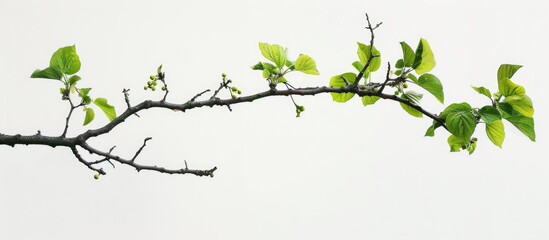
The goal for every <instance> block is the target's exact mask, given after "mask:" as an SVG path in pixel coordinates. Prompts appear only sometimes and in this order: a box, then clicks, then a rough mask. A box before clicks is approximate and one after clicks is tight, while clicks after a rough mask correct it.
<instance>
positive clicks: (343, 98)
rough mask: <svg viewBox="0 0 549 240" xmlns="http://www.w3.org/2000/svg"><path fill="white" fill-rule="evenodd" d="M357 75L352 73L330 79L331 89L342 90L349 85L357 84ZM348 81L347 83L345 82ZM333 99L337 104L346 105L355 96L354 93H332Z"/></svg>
mask: <svg viewBox="0 0 549 240" xmlns="http://www.w3.org/2000/svg"><path fill="white" fill-rule="evenodd" d="M355 78H356V74H354V73H352V72H348V73H344V74H341V75H336V76H333V77H332V78H330V87H332V88H342V87H345V86H347V83H349V84H353V83H354V82H355ZM345 81H347V82H345ZM330 95H332V99H333V100H334V101H336V102H340V103H344V102H347V101H349V99H351V98H353V97H354V96H355V94H354V93H334V92H332V93H330Z"/></svg>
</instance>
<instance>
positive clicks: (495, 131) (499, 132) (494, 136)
mask: <svg viewBox="0 0 549 240" xmlns="http://www.w3.org/2000/svg"><path fill="white" fill-rule="evenodd" d="M486 135H487V136H488V138H489V139H490V141H492V143H494V145H496V146H498V147H500V148H501V146H502V145H503V140H504V139H505V128H504V127H503V122H502V121H501V120H496V121H493V122H491V123H486Z"/></svg>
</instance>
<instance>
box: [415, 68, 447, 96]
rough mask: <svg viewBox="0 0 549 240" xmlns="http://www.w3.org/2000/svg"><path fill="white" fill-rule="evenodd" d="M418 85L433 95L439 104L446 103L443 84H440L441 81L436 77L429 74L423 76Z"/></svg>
mask: <svg viewBox="0 0 549 240" xmlns="http://www.w3.org/2000/svg"><path fill="white" fill-rule="evenodd" d="M417 84H418V85H419V86H421V87H422V88H424V89H425V90H427V91H428V92H430V93H431V94H433V96H435V97H436V98H437V100H438V101H439V102H441V103H444V92H443V90H442V83H440V80H439V79H438V78H437V77H436V76H435V75H433V74H429V73H426V74H423V75H421V76H420V77H419V79H418V81H417Z"/></svg>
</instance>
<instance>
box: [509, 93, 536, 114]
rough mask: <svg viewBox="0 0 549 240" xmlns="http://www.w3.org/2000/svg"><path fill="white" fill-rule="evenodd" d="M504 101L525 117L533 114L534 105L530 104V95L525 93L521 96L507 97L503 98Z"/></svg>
mask: <svg viewBox="0 0 549 240" xmlns="http://www.w3.org/2000/svg"><path fill="white" fill-rule="evenodd" d="M505 102H507V103H509V104H510V105H511V106H512V107H513V109H514V110H515V111H517V112H519V113H520V114H522V115H524V116H526V117H533V116H534V106H533V104H532V99H530V97H528V96H526V95H524V96H523V97H515V96H511V97H507V98H505Z"/></svg>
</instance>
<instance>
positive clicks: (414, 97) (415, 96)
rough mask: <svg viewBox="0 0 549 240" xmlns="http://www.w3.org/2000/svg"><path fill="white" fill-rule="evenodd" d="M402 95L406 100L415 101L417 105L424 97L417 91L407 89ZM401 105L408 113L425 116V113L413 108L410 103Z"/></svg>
mask: <svg viewBox="0 0 549 240" xmlns="http://www.w3.org/2000/svg"><path fill="white" fill-rule="evenodd" d="M401 97H402V98H403V99H406V100H408V101H410V102H411V103H413V104H415V105H419V100H421V98H423V95H422V94H419V93H416V92H413V91H406V92H405V93H403V94H402V96H401ZM400 106H401V107H402V109H404V111H406V112H407V113H408V114H410V115H412V116H414V117H417V118H422V117H423V113H421V112H420V111H418V110H417V109H415V108H413V107H412V106H410V105H407V104H404V103H400Z"/></svg>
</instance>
